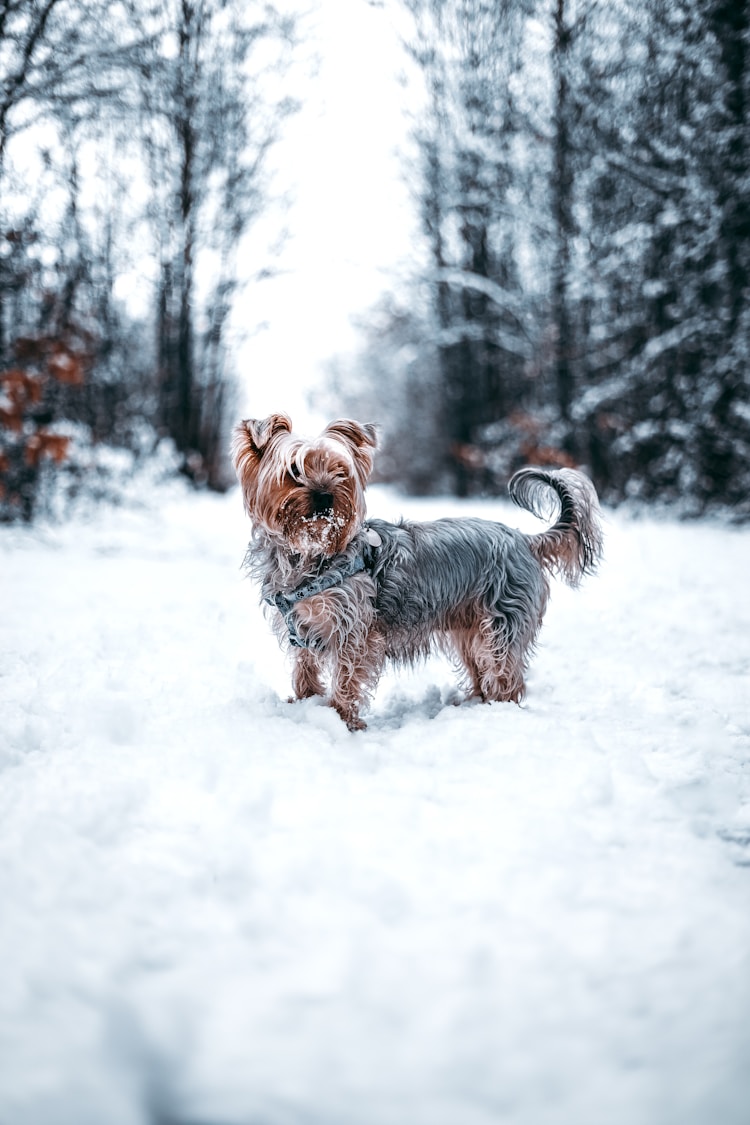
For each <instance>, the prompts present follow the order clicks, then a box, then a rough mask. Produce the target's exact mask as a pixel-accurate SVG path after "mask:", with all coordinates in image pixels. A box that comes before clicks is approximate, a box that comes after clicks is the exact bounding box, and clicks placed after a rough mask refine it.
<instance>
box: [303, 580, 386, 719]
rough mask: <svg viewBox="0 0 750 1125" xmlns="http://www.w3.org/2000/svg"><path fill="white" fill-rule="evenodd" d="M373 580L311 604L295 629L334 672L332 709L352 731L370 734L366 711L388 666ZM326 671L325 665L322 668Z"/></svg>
mask: <svg viewBox="0 0 750 1125" xmlns="http://www.w3.org/2000/svg"><path fill="white" fill-rule="evenodd" d="M370 594H371V580H370V579H369V578H365V579H360V578H355V579H352V580H351V581H350V582H349V583H347V585H346V587H345V588H341V587H337V588H336V589H335V590H330V591H327V592H326V593H324V594H318V595H316V596H313V597H310V598H307V599H306V600H305V601H303V602H300V604H299V605H298V606H296V608H295V627H296V629H297V633H298V635H299V636H300V638H301V639H302V640H303V643H304V644H305V645H307V646H308V649H307V651H310V650H311V655H312V656H313V657H316V658H317V659H318V660H319V661H320V662H322V663H324V664H325V665H326V666H328V667H329V668H330V670H331V696H330V704H331V706H332V707H333V708H334V709H335V710H336V711H338V713H339V715H340V716H341V718H342V719H343V720H344V722H345V723H346V725H347V727H348V728H349V730H364V728H365V724H364V722H363V721H362V719H361V717H360V711H361V710H362V708H363V706H364V704H365V703H366V702H367V699H368V697H369V695H370V694H371V693H372V691H373V688H374V685H375V684H376V683H377V679H378V676H379V674H380V671H381V669H382V666H383V660H384V656H385V643H384V641H383V640H382V638H381V637H380V635H379V634H378V633H376V632H375V631H374V630H372V628H371V626H372V622H373V616H374V610H373V602H372V598H371V596H370ZM318 666H320V664H319V665H318Z"/></svg>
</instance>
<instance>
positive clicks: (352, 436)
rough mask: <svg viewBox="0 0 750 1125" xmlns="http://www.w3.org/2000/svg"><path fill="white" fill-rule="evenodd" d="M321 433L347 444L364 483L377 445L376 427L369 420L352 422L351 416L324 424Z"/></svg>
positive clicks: (370, 468) (370, 469)
mask: <svg viewBox="0 0 750 1125" xmlns="http://www.w3.org/2000/svg"><path fill="white" fill-rule="evenodd" d="M323 434H324V435H330V436H331V437H335V438H338V440H339V441H343V442H344V444H345V445H348V446H349V448H350V449H351V451H352V454H353V455H354V463H355V465H356V466H357V469H358V471H359V473H360V476H361V478H362V483H363V484H364V483H365V482H366V481H367V479H368V478H369V476H370V473H371V472H372V466H373V461H374V459H375V456H374V455H375V450H376V449H377V446H378V431H377V427H375V426H373V425H371V424H370V423H369V422H368V423H367V424H365V425H362V424H361V423H360V422H353V421H352V420H351V418H339V419H338V420H337V421H335V422H331V423H330V425H328V426H326V428H325V429H324V430H323Z"/></svg>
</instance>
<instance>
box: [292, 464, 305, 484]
mask: <svg viewBox="0 0 750 1125" xmlns="http://www.w3.org/2000/svg"><path fill="white" fill-rule="evenodd" d="M289 476H290V477H291V478H292V480H294V481H297V483H298V484H299V482H300V481H301V480H302V473H301V472H300V470H299V467H298V466H297V465H296V464H295V463H294V461H292V463H291V465H290V467H289Z"/></svg>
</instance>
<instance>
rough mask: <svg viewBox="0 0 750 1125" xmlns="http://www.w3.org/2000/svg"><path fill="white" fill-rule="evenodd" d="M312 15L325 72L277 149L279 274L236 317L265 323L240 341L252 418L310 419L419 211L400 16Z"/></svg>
mask: <svg viewBox="0 0 750 1125" xmlns="http://www.w3.org/2000/svg"><path fill="white" fill-rule="evenodd" d="M316 8H317V10H316V11H315V14H314V16H313V18H312V19H311V20H310V26H311V29H312V30H313V32H314V42H313V43H312V44H311V46H312V47H313V48H315V47H317V52H318V55H319V65H318V67H317V74H316V75H315V77H313V78H312V79H311V80H310V81H309V82H307V83H306V85H305V87H304V89H303V90H302V91H301V96H302V100H303V108H302V110H301V112H300V113H299V114H298V115H297V117H296V118H295V119H294V120H293V121H292V122H290V123H289V125H288V128H287V129H286V135H285V140H284V142H283V145H282V146H281V148H280V150H279V151H278V153H277V160H278V164H279V167H280V173H279V176H278V183H279V184H280V185H282V184H287V185H289V186H290V187H291V192H292V199H293V202H292V205H291V207H290V209H289V211H288V213H287V216H286V225H287V227H288V230H289V238H288V240H287V242H286V244H285V246H284V249H283V251H282V254H281V256H280V259H279V261H278V262H277V265H278V267H279V268H280V269H281V270H282V271H283V272H282V273H281V275H280V276H279V277H278V278H276V279H274V280H271V281H267V282H263V283H261V284H260V285H251V286H249V287H248V288H247V289H246V291H245V292H244V294H243V296H242V297H241V299H240V302H239V308H238V312H239V316H238V323H239V325H240V326H241V327H242V328H244V329H246V330H250V329H251V328H252V326H253V325H254V324H256V323H259V322H265V323H266V324H267V327H266V328H265V329H264V330H262V331H261V332H260V333H258V334H256V335H254V336H253V337H252V338H250V339H248V340H247V341H246V342H245V343H243V345H242V347H241V349H240V367H241V376H242V400H241V402H240V408H241V411H242V413H243V415H244V416H251V417H263V416H264V415H266V414H268V413H270V412H271V411H272V410H279V409H285V410H287V411H289V412H291V413H292V414H293V416H294V415H296V417H295V422H296V421H297V419H298V418H299V419H300V420H301V421H302V420H303V418H304V421H308V422H309V423H310V424H312V423H313V422H317V421H318V420H320V419H317V418H315V417H314V411H313V412H312V415H313V416H311V417H309V418H308V417H304V416H305V415H307V414H308V411H307V408H306V405H305V397H306V394H307V392H308V389H309V388H310V387H311V386H313V385H314V384H315V383H316V382H318V381H319V378H320V376H319V371H320V364H321V362H322V361H324V360H325V358H326V357H327V356H329V355H331V354H333V353H338V352H342V351H343V352H346V351H347V350H349V349H350V348H351V347H352V346H353V343H354V340H355V333H354V330H353V328H352V326H351V317H352V316H353V315H356V314H357V313H358V312H361V311H364V310H365V309H366V308H367V307H368V306H369V305H371V304H372V303H373V302H374V301H375V300H376V299H377V297H378V295H379V294H380V293H381V292H382V291H383V290H384V289H385V288H387V286H388V275H389V272H390V271H391V270H392V269H395V268H397V267H398V266H399V263H402V262H404V261H406V260H408V257H409V254H410V251H411V248H412V245H413V241H414V219H413V212H412V208H411V205H410V200H409V193H408V189H407V187H406V182H405V176H404V173H403V169H402V166H401V164H400V162H399V151H400V150H402V149H403V146H404V143H405V139H406V134H407V128H408V123H407V121H406V117H405V114H404V105H405V102H406V100H407V99H408V95H407V93H406V92H405V90H404V88H403V85H402V84H400V82H399V74H401V73H403V70H404V66H405V60H404V58H403V55H402V52H401V49H400V46H399V41H398V36H397V34H396V31H395V29H394V26H393V23H392V18H391V16H389V14H388V12H387V10H386V9H385V8H382V7H374V6H371V5H370V4H368V3H367V0H316Z"/></svg>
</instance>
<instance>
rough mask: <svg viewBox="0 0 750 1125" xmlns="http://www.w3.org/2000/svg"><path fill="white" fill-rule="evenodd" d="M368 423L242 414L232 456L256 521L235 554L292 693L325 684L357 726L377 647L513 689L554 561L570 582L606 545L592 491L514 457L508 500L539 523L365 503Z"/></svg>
mask: <svg viewBox="0 0 750 1125" xmlns="http://www.w3.org/2000/svg"><path fill="white" fill-rule="evenodd" d="M376 447H377V432H376V428H375V427H374V426H372V425H362V424H360V423H359V422H354V421H351V420H350V419H339V420H338V421H335V422H331V423H330V425H328V426H326V428H325V429H324V430H323V432H322V433H321V435H320V436H319V437H318V438H316V439H314V440H307V439H304V438H302V437H300V436H298V435H296V434H294V433H293V432H292V423H291V420H290V418H289V417H288V416H287V415H286V414H272V415H270V417H268V418H264V419H247V420H245V421H243V422H240V423H239V424H238V425H237V426H236V427H235V430H234V434H233V443H232V459H233V463H234V467H235V471H236V473H237V477H238V480H239V482H240V485H241V488H242V494H243V499H244V506H245V510H246V512H247V514H248V516H249V517H250V520H251V522H252V538H251V542H250V546H249V548H248V552H247V556H246V565H247V567H248V569H249V570H250V572H251V574H252V575H253V576H254V577H256V578H257V579H258V580H259V581H260V583H261V590H262V599H263V602H264V603H265V606H266V607H267V609H268V610H269V611H270V615H271V619H272V624H273V627H274V630H275V632H276V634H277V636H278V638H279V640H280V642H281V644H282V646H285V647H289V648H290V649H291V650H292V651H293V654H294V669H293V675H292V686H293V690H294V698H295V699H308V698H310V697H312V696H325V695H326V694H327V695H328V702H329V704H330V706H332V707H333V708H335V710H336V711H337V712H338V714H339V715H340V716H341V718H342V719H343V721H344V722H345V723H346V725H347V727H348V728H349V730H351V731H357V730H364V729H365V725H366V724H365V722H364V721H363V719H362V712H363V711H364V710H365V709H366V707H367V705H368V704H369V702H370V700H371V698H372V695H373V693H374V691H375V688H376V686H377V683H378V679H379V677H380V674H381V671H382V669H383V666H384V664H385V662H386V660H390V661H393V662H395V663H396V664H400V665H404V664H412V663H413V662H415V661H417V660H418V659H420V658H422V657H426V656H427V655H429V654H430V653H431V652H435V651H442V652H444V653H447V654H448V655H449V656H451V657H452V658H453V659H454V660H455V662H456V664H457V665H458V667H459V669H461V670H462V671H463V679H464V681H465V685H464V686H465V688H466V691H467V696H468V698H470V699H475V700H482V701H484V702H491V701H507V702H514V703H520V702H521V700H522V699H523V698H524V695H525V690H526V689H525V673H526V669H527V666H528V661H529V657H530V655H531V653H532V651H533V647H534V643H535V640H536V637H537V634H538V632H539V628H540V626H541V623H542V618H543V616H544V612H545V609H546V607H547V600H548V597H549V589H550V583H549V579H550V575H553V574H558V575H560V576H561V577H562V578H563V579H565V580H566V581H567V582H568V583H569V584H570V585H572V586H576V585H578V583H579V582H580V580H581V578H582V577H583V576H584V575H585V574H589V573H590V572H592V571H593V570H594V569H595V568H596V565H597V563H598V561H599V559H600V556H601V551H602V532H601V523H600V518H599V506H598V502H597V497H596V492H595V491H594V487H593V485H592V484H591V482H590V481H589V480H588V479H587V477H585V476H584V475H583V474H582V473H580V472H578V471H576V470H573V469H560V470H546V469H537V468H524V469H520V470H519V471H518V472H516V473H515V475H514V476H513V478H512V479H511V481H510V484H509V492H510V495H511V497H512V499H513V500H514V501H515V502H516V503H517V504H518V505H519V506H520V507H522V508H525V509H527V510H528V511H531V512H533V513H534V514H535V515H537V516H539V517H540V518H544V517H545V515H546V514H547V511H548V507H549V501H552V502H553V503H554V502H555V501H556V504H557V507H558V508H559V514H558V516H557V520H556V522H555V523H554V525H553V526H552V527H550V528H549V530H547V531H543V532H541V533H539V534H536V535H533V534H532V535H527V534H524V533H522V532H520V531H517V530H514V529H512V528H509V527H506V526H505V525H504V524H501V523H494V522H491V521H489V520H483V519H474V518H458V519H438V520H434V521H431V522H429V523H416V522H412V521H408V520H401V521H400V522H399V523H388V522H386V521H384V520H379V519H371V520H368V519H367V517H366V505H365V488H366V485H367V482H368V480H369V477H370V474H371V472H372V468H373V459H374V454H375V449H376Z"/></svg>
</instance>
